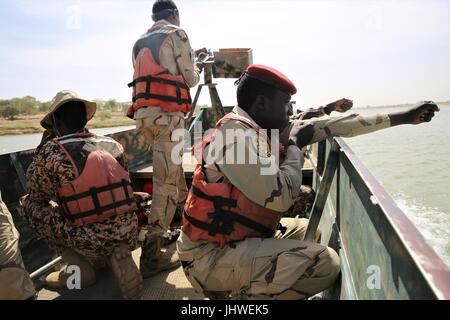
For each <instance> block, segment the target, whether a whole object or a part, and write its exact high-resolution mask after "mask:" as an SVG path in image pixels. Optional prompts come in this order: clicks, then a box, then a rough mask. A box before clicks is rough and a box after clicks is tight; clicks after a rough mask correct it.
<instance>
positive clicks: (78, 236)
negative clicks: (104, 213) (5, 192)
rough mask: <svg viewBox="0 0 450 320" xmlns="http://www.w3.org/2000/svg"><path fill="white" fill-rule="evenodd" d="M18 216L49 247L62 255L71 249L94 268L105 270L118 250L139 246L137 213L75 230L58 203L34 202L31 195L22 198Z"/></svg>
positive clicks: (114, 217) (126, 214)
mask: <svg viewBox="0 0 450 320" xmlns="http://www.w3.org/2000/svg"><path fill="white" fill-rule="evenodd" d="M17 211H18V213H19V214H20V215H21V216H22V217H23V218H24V219H25V221H26V222H27V223H28V225H29V226H30V227H31V228H32V229H33V230H34V231H35V232H36V233H37V234H38V236H39V237H40V238H42V239H45V240H46V241H47V243H48V244H49V246H50V247H52V248H54V249H55V250H57V251H58V252H59V253H60V254H61V253H62V252H63V251H64V250H65V249H67V248H71V249H73V250H74V251H76V252H77V253H78V254H80V255H82V256H83V257H85V258H86V259H87V260H88V261H89V262H90V263H91V264H93V265H94V266H95V267H98V268H101V267H104V266H105V264H106V261H107V259H108V257H109V256H110V255H111V254H112V252H113V250H114V248H115V247H117V246H118V245H119V244H121V243H126V244H128V247H129V249H130V250H131V251H132V250H134V249H136V247H137V240H138V219H137V215H136V214H135V213H134V212H130V213H124V214H120V215H117V216H113V217H110V218H108V219H105V220H103V221H100V222H96V223H90V224H87V225H84V226H81V227H77V228H75V227H73V226H72V224H71V223H70V222H69V221H68V220H67V219H66V218H65V217H64V216H63V215H62V214H61V212H60V210H59V207H58V206H57V205H56V204H53V205H52V204H50V203H49V204H43V203H35V202H33V201H31V200H30V197H29V195H26V196H24V197H22V198H21V199H20V202H19V206H18V208H17Z"/></svg>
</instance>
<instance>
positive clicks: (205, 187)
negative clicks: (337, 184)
mask: <svg viewBox="0 0 450 320" xmlns="http://www.w3.org/2000/svg"><path fill="white" fill-rule="evenodd" d="M237 84H238V87H237V102H238V105H237V106H236V107H235V108H234V109H233V111H232V112H231V113H229V114H227V115H226V116H225V117H224V118H222V119H221V120H220V121H219V122H218V123H217V125H216V128H215V130H214V132H213V133H212V134H211V135H209V136H207V137H205V138H204V139H203V141H202V144H201V146H200V147H199V148H197V149H199V150H198V151H200V154H201V155H202V156H203V158H202V159H201V162H200V163H199V165H198V166H197V169H196V171H195V172H194V177H193V182H192V187H191V190H190V192H189V196H188V198H187V201H186V205H185V213H184V218H183V227H182V232H181V235H180V237H179V239H178V241H177V250H178V254H179V257H180V261H181V262H182V265H183V270H184V272H185V275H186V276H187V278H188V280H189V281H190V282H191V284H192V285H193V286H194V288H196V290H198V291H200V292H203V293H204V294H205V295H206V296H208V297H210V298H212V299H215V298H228V297H230V296H234V297H238V298H256V299H258V298H263V299H267V298H270V299H304V298H307V297H310V296H312V295H314V294H317V293H319V292H321V291H323V290H325V289H327V288H329V287H330V286H331V285H332V284H333V283H334V282H335V281H336V279H337V277H338V275H339V272H340V266H339V264H340V261H339V256H338V255H337V253H336V252H335V251H334V250H333V249H332V248H329V247H327V246H326V245H322V244H319V243H318V242H319V240H320V233H319V232H317V233H316V235H315V239H314V240H315V241H314V242H306V241H303V238H304V234H305V231H306V228H307V225H308V220H307V219H298V218H283V215H284V213H285V212H286V211H288V210H289V208H290V207H292V205H293V204H294V200H295V198H296V197H297V196H298V195H299V193H300V191H301V185H302V171H301V170H302V166H303V163H304V158H303V154H302V152H301V148H303V147H304V146H306V145H308V144H311V143H314V142H317V141H320V140H323V139H325V138H326V137H328V136H330V135H331V136H344V137H350V136H355V135H361V134H366V133H370V132H373V131H376V130H380V129H384V128H387V127H391V126H395V125H399V124H418V123H422V122H428V121H430V120H431V118H432V117H433V116H434V112H435V111H438V110H439V109H438V108H437V106H436V105H435V104H434V103H432V102H424V103H420V104H419V105H418V106H416V107H415V108H413V109H411V110H407V111H405V112H401V113H396V114H388V115H383V114H380V115H373V116H361V115H357V114H352V115H349V116H342V117H328V116H323V117H320V118H312V119H309V120H306V119H308V118H311V114H308V113H306V114H303V115H302V116H300V119H296V120H295V121H292V122H290V117H291V116H292V108H291V97H292V95H294V94H295V93H296V92H297V88H296V87H295V85H294V83H293V82H292V81H291V80H289V78H288V77H286V76H285V75H284V74H283V73H281V72H279V71H277V70H275V69H273V68H271V67H267V66H262V65H251V66H249V67H248V68H247V70H246V72H245V73H244V74H243V75H242V76H241V78H240V79H239V80H238V81H237ZM349 107H351V101H350V100H346V99H343V100H339V101H337V102H335V103H333V104H330V105H327V106H326V107H324V108H322V109H318V110H315V112H316V114H315V115H320V113H317V111H321V112H322V113H327V114H328V113H330V112H331V111H334V110H337V111H345V109H349ZM313 111H314V110H313ZM312 113H314V112H312ZM283 130H284V131H286V132H287V134H286V139H285V146H284V147H285V152H284V153H285V154H284V156H283V160H282V161H278V159H277V157H276V153H277V151H278V148H277V144H278V140H277V137H276V136H277V133H278V132H280V131H283ZM247 138H249V139H247Z"/></svg>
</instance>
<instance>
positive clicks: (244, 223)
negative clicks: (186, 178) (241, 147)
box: [182, 113, 283, 246]
mask: <svg viewBox="0 0 450 320" xmlns="http://www.w3.org/2000/svg"><path fill="white" fill-rule="evenodd" d="M230 119H232V120H237V121H240V122H241V123H243V124H244V125H245V126H247V127H249V128H252V129H254V130H256V131H257V132H259V128H258V127H255V125H254V124H253V123H251V122H250V121H249V120H248V119H246V118H244V117H241V116H238V115H235V114H232V113H229V114H227V115H226V116H225V117H224V118H222V119H221V120H219V122H218V123H217V125H216V129H217V128H218V127H220V126H221V124H222V123H223V121H225V120H230ZM212 137H213V134H212V135H210V136H208V137H206V138H205V139H204V140H203V141H202V143H201V145H200V147H201V152H202V155H203V154H204V151H205V148H206V146H207V145H208V144H210V143H211V141H212ZM267 140H268V139H267ZM268 143H269V141H268ZM268 145H269V147H270V144H268ZM204 164H205V163H204V162H203V164H199V165H197V168H196V169H195V172H194V177H193V181H192V187H191V190H190V192H189V195H188V198H187V200H186V204H185V207H184V209H185V212H184V217H183V227H182V229H183V231H184V232H185V233H186V234H187V235H188V237H189V238H190V239H191V240H193V241H197V240H207V241H211V242H217V243H219V244H220V246H224V245H226V244H227V243H229V242H231V241H239V240H243V239H245V238H250V237H264V238H268V237H272V236H273V234H274V232H275V230H276V229H277V227H280V219H281V217H282V216H283V212H278V211H274V210H270V209H267V208H265V207H263V206H261V205H259V204H257V203H255V202H253V201H252V200H250V199H248V198H247V197H246V196H245V195H244V194H243V193H242V192H241V191H240V190H239V189H238V188H236V187H235V186H233V185H232V184H231V183H229V182H215V183H210V182H207V180H206V175H205V172H204V170H205V167H204Z"/></svg>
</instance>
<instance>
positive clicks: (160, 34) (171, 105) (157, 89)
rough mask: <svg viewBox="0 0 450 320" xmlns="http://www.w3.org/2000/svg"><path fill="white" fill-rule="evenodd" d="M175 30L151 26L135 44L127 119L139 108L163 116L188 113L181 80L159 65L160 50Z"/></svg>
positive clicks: (185, 88)
mask: <svg viewBox="0 0 450 320" xmlns="http://www.w3.org/2000/svg"><path fill="white" fill-rule="evenodd" d="M178 30H180V29H179V28H178V27H176V26H173V25H163V26H155V27H153V28H151V29H150V30H149V31H148V32H147V33H146V34H145V35H144V36H143V37H142V38H141V39H139V40H138V41H137V42H136V44H135V46H134V49H133V57H134V59H135V62H134V76H133V82H131V83H130V84H128V86H129V87H130V88H131V87H133V105H132V106H131V107H130V108H129V109H128V112H127V116H128V117H130V118H132V117H133V115H134V113H135V112H136V110H138V109H139V108H142V107H160V108H161V110H163V111H165V112H177V111H181V112H189V111H190V110H191V103H192V100H191V95H190V92H189V87H188V86H187V85H186V83H185V81H184V78H183V76H181V75H172V74H170V73H169V71H168V70H167V69H166V68H163V67H162V66H161V65H160V61H161V52H162V48H163V47H164V45H165V43H166V42H167V41H168V40H170V38H171V37H172V36H173V34H174V33H175V32H176V31H178Z"/></svg>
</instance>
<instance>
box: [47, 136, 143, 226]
mask: <svg viewBox="0 0 450 320" xmlns="http://www.w3.org/2000/svg"><path fill="white" fill-rule="evenodd" d="M54 141H56V143H57V144H58V145H59V146H60V147H61V149H62V150H63V151H64V153H65V154H66V155H67V157H68V158H69V160H70V161H71V163H72V166H73V169H74V171H75V173H76V178H75V180H73V181H71V182H69V183H68V184H66V185H64V186H62V187H61V188H60V189H59V190H58V191H57V198H58V203H59V206H60V209H61V211H62V213H63V214H64V216H65V217H66V218H67V219H68V220H69V221H70V222H71V223H72V225H73V226H74V227H81V226H83V225H86V224H90V223H95V222H99V221H103V220H105V219H107V218H110V217H112V216H115V215H119V214H123V213H128V212H132V211H136V209H137V207H136V202H135V198H134V195H133V189H132V188H131V182H130V177H129V174H128V172H127V171H126V170H125V169H124V168H123V167H122V165H121V164H120V163H119V161H120V160H123V157H124V155H123V149H122V147H121V146H120V144H119V143H118V142H116V141H115V140H113V139H111V138H108V137H103V136H97V135H94V134H91V133H82V134H72V135H67V136H64V137H61V138H56V139H55V140H54Z"/></svg>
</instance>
